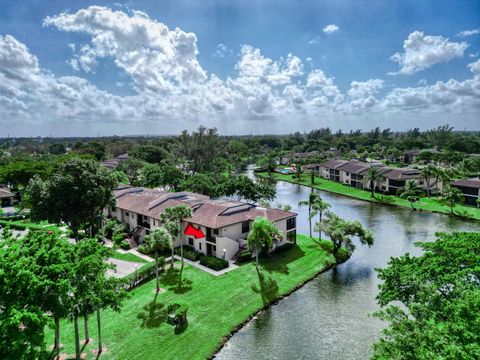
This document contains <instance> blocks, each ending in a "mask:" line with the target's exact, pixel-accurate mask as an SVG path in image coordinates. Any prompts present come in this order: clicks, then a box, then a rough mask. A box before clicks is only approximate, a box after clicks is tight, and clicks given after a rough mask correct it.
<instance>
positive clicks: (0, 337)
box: [0, 232, 74, 359]
mask: <svg viewBox="0 0 480 360" xmlns="http://www.w3.org/2000/svg"><path fill="white" fill-rule="evenodd" d="M0 242H1V243H2V246H0V264H2V270H1V271H0V308H1V309H2V311H0V345H1V346H0V358H6V359H9V358H15V359H23V358H37V357H41V356H40V354H41V353H44V352H45V349H44V328H45V326H46V325H50V324H51V322H52V321H51V319H52V318H53V320H54V321H53V323H54V328H55V342H54V353H56V354H58V353H59V350H60V349H59V344H60V318H61V317H64V316H65V315H67V314H68V312H69V309H70V306H71V302H70V296H69V292H70V290H71V288H72V282H71V273H72V263H73V262H74V256H73V250H74V248H73V246H72V245H71V244H70V243H68V242H67V240H65V239H62V238H60V237H58V236H57V235H55V234H48V233H47V232H29V233H28V234H27V235H26V236H24V237H19V238H17V237H14V236H13V235H12V234H5V233H4V234H2V237H1V239H0ZM4 351H5V353H4Z"/></svg>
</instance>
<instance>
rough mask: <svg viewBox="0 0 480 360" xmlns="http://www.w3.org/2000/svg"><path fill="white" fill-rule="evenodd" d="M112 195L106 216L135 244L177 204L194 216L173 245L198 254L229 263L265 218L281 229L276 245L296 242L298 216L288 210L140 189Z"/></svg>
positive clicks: (120, 190)
mask: <svg viewBox="0 0 480 360" xmlns="http://www.w3.org/2000/svg"><path fill="white" fill-rule="evenodd" d="M114 196H115V207H113V208H109V209H107V210H106V211H105V212H106V215H107V216H109V217H113V218H116V219H117V220H118V221H120V222H122V223H124V224H125V225H127V227H128V228H129V230H130V234H131V236H133V237H135V238H136V240H138V241H137V242H138V243H141V242H142V241H143V238H144V236H145V235H146V234H148V233H150V231H152V230H154V229H155V228H157V227H159V226H161V221H160V215H161V214H162V213H163V211H165V209H167V208H169V207H174V206H178V205H186V206H189V207H190V208H191V209H192V212H193V216H192V217H191V218H190V219H186V220H185V221H184V222H183V224H182V227H181V235H180V236H179V237H178V238H177V239H175V246H180V244H182V243H183V244H184V245H190V246H192V247H193V248H195V250H197V251H198V252H201V253H204V254H207V255H213V256H216V257H219V258H224V259H226V260H230V259H232V258H233V257H234V256H235V255H236V254H237V252H238V251H239V250H241V249H245V248H247V246H248V245H247V235H248V232H249V231H250V228H251V224H252V222H253V220H255V218H256V217H258V216H260V217H265V218H267V219H268V220H270V221H271V222H272V223H274V224H275V226H276V227H277V228H278V229H279V230H280V232H281V234H282V239H281V241H280V243H279V244H278V245H282V244H285V243H287V242H292V243H293V242H295V241H296V216H297V214H295V213H293V212H289V211H283V210H279V209H267V208H263V207H260V206H257V205H254V204H248V203H244V202H239V201H229V200H211V199H210V198H209V197H208V196H204V195H200V194H196V193H191V192H178V193H171V192H167V191H163V190H157V189H149V188H143V187H130V186H124V187H120V188H118V189H116V190H115V191H114Z"/></svg>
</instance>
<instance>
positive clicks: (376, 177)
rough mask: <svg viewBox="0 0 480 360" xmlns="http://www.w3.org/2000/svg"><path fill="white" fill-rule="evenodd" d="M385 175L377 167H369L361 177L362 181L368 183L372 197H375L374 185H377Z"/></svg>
mask: <svg viewBox="0 0 480 360" xmlns="http://www.w3.org/2000/svg"><path fill="white" fill-rule="evenodd" d="M383 180H385V177H384V176H383V174H382V173H381V171H380V170H379V169H378V168H377V167H371V168H370V169H368V170H367V172H366V173H365V175H364V177H363V182H364V183H365V184H368V186H369V188H370V192H371V194H372V197H375V193H374V191H375V187H377V186H379V185H380V184H381V183H382V182H383Z"/></svg>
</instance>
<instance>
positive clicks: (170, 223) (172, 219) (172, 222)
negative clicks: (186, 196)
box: [160, 205, 192, 278]
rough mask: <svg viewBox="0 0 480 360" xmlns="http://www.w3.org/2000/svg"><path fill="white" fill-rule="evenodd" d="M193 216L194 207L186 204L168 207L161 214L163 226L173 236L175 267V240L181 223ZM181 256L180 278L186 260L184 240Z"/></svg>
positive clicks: (178, 234) (181, 243) (181, 246)
mask: <svg viewBox="0 0 480 360" xmlns="http://www.w3.org/2000/svg"><path fill="white" fill-rule="evenodd" d="M190 217H192V209H191V208H189V207H188V206H186V205H179V206H174V207H170V208H166V209H165V211H164V212H163V213H162V214H160V220H161V221H162V224H163V226H164V227H165V228H166V229H167V231H168V232H169V233H170V235H171V236H172V262H171V266H172V268H173V262H174V260H173V254H174V252H173V242H174V241H175V239H176V238H177V237H179V236H180V229H181V224H182V222H183V221H184V220H185V219H188V218H190ZM180 256H181V259H182V261H181V263H182V266H181V269H180V278H181V276H182V272H183V267H184V260H183V241H181V242H180Z"/></svg>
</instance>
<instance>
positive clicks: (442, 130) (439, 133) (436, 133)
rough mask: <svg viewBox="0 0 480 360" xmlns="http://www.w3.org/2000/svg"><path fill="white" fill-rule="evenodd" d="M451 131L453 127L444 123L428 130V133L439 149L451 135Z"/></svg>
mask: <svg viewBox="0 0 480 360" xmlns="http://www.w3.org/2000/svg"><path fill="white" fill-rule="evenodd" d="M452 131H453V127H452V126H450V125H448V124H446V125H442V126H439V127H437V128H436V129H433V130H430V131H429V132H428V135H429V138H430V140H431V141H432V143H433V144H434V145H435V147H436V148H437V150H441V149H443V148H444V146H445V144H446V143H447V142H448V141H449V140H450V138H451V137H452Z"/></svg>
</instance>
